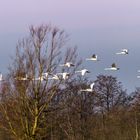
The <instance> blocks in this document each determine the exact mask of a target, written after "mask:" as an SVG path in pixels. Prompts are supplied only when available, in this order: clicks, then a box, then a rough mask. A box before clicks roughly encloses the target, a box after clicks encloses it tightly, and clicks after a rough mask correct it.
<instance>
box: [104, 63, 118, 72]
mask: <svg viewBox="0 0 140 140" xmlns="http://www.w3.org/2000/svg"><path fill="white" fill-rule="evenodd" d="M119 69H120V68H117V67H116V64H115V63H113V64H112V65H111V67H110V68H105V70H112V71H116V70H119Z"/></svg>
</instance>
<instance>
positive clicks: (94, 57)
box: [86, 54, 99, 61]
mask: <svg viewBox="0 0 140 140" xmlns="http://www.w3.org/2000/svg"><path fill="white" fill-rule="evenodd" d="M86 60H91V61H99V59H98V56H97V55H96V54H93V55H92V57H91V58H86Z"/></svg>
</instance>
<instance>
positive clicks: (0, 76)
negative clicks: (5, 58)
mask: <svg viewBox="0 0 140 140" xmlns="http://www.w3.org/2000/svg"><path fill="white" fill-rule="evenodd" d="M0 81H3V76H2V73H0Z"/></svg>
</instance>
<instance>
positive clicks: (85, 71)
mask: <svg viewBox="0 0 140 140" xmlns="http://www.w3.org/2000/svg"><path fill="white" fill-rule="evenodd" d="M75 73H81V75H82V76H84V75H85V74H86V73H90V71H89V70H87V69H82V70H80V71H75Z"/></svg>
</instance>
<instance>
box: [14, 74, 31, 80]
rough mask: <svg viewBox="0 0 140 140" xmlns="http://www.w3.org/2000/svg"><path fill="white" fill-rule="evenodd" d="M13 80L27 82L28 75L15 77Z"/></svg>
mask: <svg viewBox="0 0 140 140" xmlns="http://www.w3.org/2000/svg"><path fill="white" fill-rule="evenodd" d="M15 79H16V80H21V81H26V80H29V77H28V75H27V74H26V75H25V77H16V78H15Z"/></svg>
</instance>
